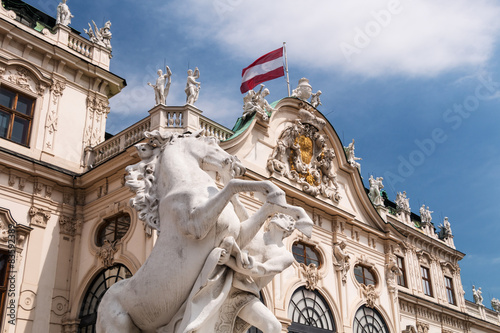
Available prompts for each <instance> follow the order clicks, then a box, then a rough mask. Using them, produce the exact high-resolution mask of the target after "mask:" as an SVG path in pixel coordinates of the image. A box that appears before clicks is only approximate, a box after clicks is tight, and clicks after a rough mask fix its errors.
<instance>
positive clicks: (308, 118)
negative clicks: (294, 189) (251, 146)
mask: <svg viewBox="0 0 500 333" xmlns="http://www.w3.org/2000/svg"><path fill="white" fill-rule="evenodd" d="M303 107H306V105H305V104H303ZM309 109H310V110H306V109H305V108H302V109H301V110H300V111H299V119H297V120H296V121H295V124H293V125H292V126H289V127H287V128H286V129H285V130H284V131H283V132H282V133H281V134H280V136H279V140H278V143H277V145H276V147H275V148H274V150H273V152H272V154H271V156H270V157H269V159H268V160H267V168H268V170H269V171H270V172H271V173H274V172H276V173H278V174H280V175H282V176H284V177H286V178H288V179H290V180H292V181H294V182H296V183H297V184H298V185H300V186H301V187H302V190H303V191H304V192H305V193H307V194H310V195H312V196H314V197H316V196H318V195H322V196H323V197H325V198H329V199H331V200H332V201H334V202H338V201H339V200H340V194H339V185H338V183H337V173H336V172H335V170H334V159H335V151H334V150H333V148H327V146H326V142H325V141H326V140H325V137H324V136H323V135H322V134H319V131H320V130H322V129H323V127H324V126H325V124H326V123H325V121H324V120H323V119H320V118H319V117H316V116H315V115H314V110H313V109H311V108H310V107H309Z"/></svg>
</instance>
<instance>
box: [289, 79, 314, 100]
mask: <svg viewBox="0 0 500 333" xmlns="http://www.w3.org/2000/svg"><path fill="white" fill-rule="evenodd" d="M311 94H312V87H311V85H310V84H309V80H308V79H306V78H305V77H303V78H302V79H300V80H299V85H298V86H297V88H295V89H293V91H292V97H297V98H300V99H303V100H304V101H307V100H308V99H309V97H311Z"/></svg>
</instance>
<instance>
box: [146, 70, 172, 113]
mask: <svg viewBox="0 0 500 333" xmlns="http://www.w3.org/2000/svg"><path fill="white" fill-rule="evenodd" d="M157 74H158V78H157V79H156V84H154V85H153V84H151V82H148V85H149V86H150V87H152V88H153V89H154V91H155V102H156V104H155V105H158V104H163V105H167V103H166V100H167V96H168V91H169V90H170V83H171V82H172V79H171V77H172V71H171V70H170V68H169V67H168V66H167V67H166V73H165V74H163V72H162V70H161V69H159V70H158V72H157Z"/></svg>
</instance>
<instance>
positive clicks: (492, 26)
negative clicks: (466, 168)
mask: <svg viewBox="0 0 500 333" xmlns="http://www.w3.org/2000/svg"><path fill="white" fill-rule="evenodd" d="M167 6H168V8H165V10H168V11H169V12H170V13H172V12H174V13H175V16H176V17H178V18H179V19H180V21H184V22H185V24H184V31H185V32H186V33H187V34H189V36H191V37H192V38H197V39H198V40H200V41H204V42H207V41H215V42H216V43H217V44H218V45H220V46H221V47H223V48H225V49H227V50H228V52H230V51H233V52H235V53H237V54H245V55H246V57H245V58H247V59H253V58H255V57H257V56H260V55H261V54H262V53H265V52H267V51H270V50H272V49H275V48H277V47H279V46H280V45H281V43H282V42H283V41H286V42H287V45H288V50H289V52H288V56H289V59H291V60H292V59H293V62H294V63H301V64H303V65H305V66H307V67H310V68H318V67H321V68H322V69H325V67H326V69H328V68H332V69H336V70H342V71H346V72H351V73H355V74H361V75H364V76H372V77H373V76H379V75H382V74H387V73H389V74H403V75H409V76H434V75H437V74H439V73H441V72H443V71H447V70H452V69H455V68H458V67H461V66H481V65H482V64H484V63H485V62H486V61H487V60H488V59H489V57H490V56H491V54H492V49H493V46H494V43H495V40H496V38H497V35H498V32H499V28H500V23H499V21H498V20H497V17H498V16H499V14H500V6H499V5H498V4H497V3H495V2H493V1H487V0H483V1H481V0H480V1H475V2H473V3H471V2H470V1H466V0H444V1H432V0H422V1H409V0H401V1H398V0H357V1H331V0H317V1H311V2H305V1H299V0H288V1H272V2H271V1H262V0H255V1H251V2H250V1H242V0H213V1H210V2H206V3H205V2H203V3H202V2H199V1H194V0H186V1H183V2H175V3H173V4H172V3H171V4H169V5H167ZM214 17H215V18H216V19H214ZM217 18H218V19H217ZM348 45H350V46H351V47H352V48H351V49H350V50H351V52H347V51H346V47H347V48H348ZM341 46H343V47H344V51H342V49H341ZM349 53H351V54H350V56H346V54H347V55H349ZM348 60H350V61H348Z"/></svg>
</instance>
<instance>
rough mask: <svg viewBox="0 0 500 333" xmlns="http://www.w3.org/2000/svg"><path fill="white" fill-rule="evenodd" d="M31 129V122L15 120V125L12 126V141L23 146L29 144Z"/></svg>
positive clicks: (20, 119) (21, 119)
mask: <svg viewBox="0 0 500 333" xmlns="http://www.w3.org/2000/svg"><path fill="white" fill-rule="evenodd" d="M29 127H30V122H29V120H26V119H23V118H19V117H16V118H15V119H14V125H13V126H12V136H11V139H12V141H14V142H17V143H21V144H23V145H25V144H27V143H28V142H27V141H28V131H29Z"/></svg>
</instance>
